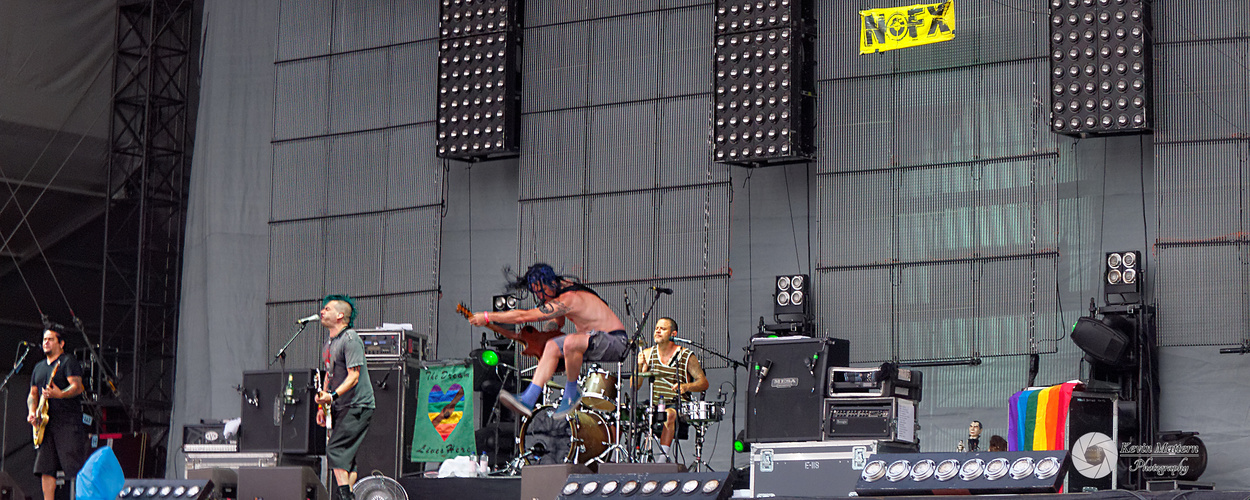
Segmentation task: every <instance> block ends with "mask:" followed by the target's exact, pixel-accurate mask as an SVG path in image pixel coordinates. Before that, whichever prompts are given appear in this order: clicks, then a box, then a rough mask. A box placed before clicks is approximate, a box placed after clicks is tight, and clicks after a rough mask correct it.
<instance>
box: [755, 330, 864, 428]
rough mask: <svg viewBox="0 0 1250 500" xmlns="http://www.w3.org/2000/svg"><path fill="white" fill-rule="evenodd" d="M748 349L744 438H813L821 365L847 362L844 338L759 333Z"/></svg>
mask: <svg viewBox="0 0 1250 500" xmlns="http://www.w3.org/2000/svg"><path fill="white" fill-rule="evenodd" d="M749 351H750V354H751V362H750V364H749V366H748V370H749V372H750V377H749V379H748V383H747V386H746V390H747V427H746V440H747V442H751V443H761V442H781V441H819V440H820V439H821V437H822V433H821V430H822V427H823V426H822V424H823V422H822V418H823V414H824V394H825V377H827V375H826V373H827V372H828V370H827V367H830V366H846V365H848V364H850V356H851V354H850V344H849V342H847V341H846V340H844V339H833V338H827V339H816V338H810V337H776V338H769V337H762V338H756V339H753V340H752V341H751V347H750V348H749ZM765 367H767V373H766V374H765V373H763V372H764V368H765ZM761 375H762V376H763V378H762V380H761Z"/></svg>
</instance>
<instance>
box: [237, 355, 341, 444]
mask: <svg viewBox="0 0 1250 500" xmlns="http://www.w3.org/2000/svg"><path fill="white" fill-rule="evenodd" d="M317 387H318V384H317V377H316V372H315V371H314V370H307V369H306V370H287V371H286V372H282V371H278V370H263V371H248V372H243V388H242V397H243V404H242V405H241V406H240V408H241V410H240V416H241V417H242V418H243V421H242V425H241V426H240V429H239V450H240V451H245V452H247V451H252V452H261V451H263V452H278V451H279V450H278V444H279V442H278V441H279V438H278V437H279V435H281V436H282V439H281V441H282V443H281V445H282V450H281V452H282V453H289V454H296V455H319V454H323V453H325V444H326V434H325V428H324V427H321V426H319V425H317V405H316V404H314V402H313V396H314V395H315V394H316V388H317Z"/></svg>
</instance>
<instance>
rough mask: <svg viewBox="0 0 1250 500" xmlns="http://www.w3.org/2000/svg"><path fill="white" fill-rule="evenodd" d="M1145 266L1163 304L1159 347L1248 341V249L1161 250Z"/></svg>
mask: <svg viewBox="0 0 1250 500" xmlns="http://www.w3.org/2000/svg"><path fill="white" fill-rule="evenodd" d="M1146 264H1147V265H1148V266H1149V267H1146V273H1147V274H1146V279H1148V280H1153V281H1154V282H1155V285H1154V289H1155V299H1156V300H1157V301H1158V304H1159V309H1158V334H1157V335H1158V342H1159V345H1161V346H1187V345H1215V344H1238V343H1240V342H1241V340H1242V338H1244V337H1245V332H1246V331H1247V327H1250V315H1248V314H1247V310H1246V309H1247V307H1250V305H1247V302H1246V300H1245V292H1244V290H1246V287H1247V285H1250V283H1247V282H1246V281H1247V280H1246V268H1247V267H1246V266H1247V261H1246V250H1245V246H1244V245H1236V244H1229V245H1207V246H1196V247H1162V248H1158V249H1157V253H1156V255H1155V256H1154V258H1153V259H1152V262H1147V263H1146Z"/></svg>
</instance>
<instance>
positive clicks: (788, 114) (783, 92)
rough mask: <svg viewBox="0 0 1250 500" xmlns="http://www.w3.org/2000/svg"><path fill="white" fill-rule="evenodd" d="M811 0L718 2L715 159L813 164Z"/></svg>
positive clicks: (754, 163) (739, 162) (755, 163)
mask: <svg viewBox="0 0 1250 500" xmlns="http://www.w3.org/2000/svg"><path fill="white" fill-rule="evenodd" d="M814 26H815V23H814V22H812V1H811V0H718V1H717V2H716V24H715V30H714V31H715V32H714V35H715V38H716V40H715V43H714V48H713V63H712V67H713V77H712V78H713V81H714V84H715V86H714V92H713V95H712V105H713V111H712V159H713V160H715V161H717V162H721V163H729V164H736V165H744V166H763V165H767V164H780V163H790V162H796V161H806V160H810V159H812V157H813V156H814V153H815V145H814V144H815V141H814V139H813V137H814V136H815V128H816V127H815V109H816V107H815V102H816V91H815V89H816V80H815V71H814V69H813V65H814V62H813V56H812V54H813V47H814V44H813V38H814V37H815V27H814Z"/></svg>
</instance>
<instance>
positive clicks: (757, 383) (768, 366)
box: [755, 359, 773, 394]
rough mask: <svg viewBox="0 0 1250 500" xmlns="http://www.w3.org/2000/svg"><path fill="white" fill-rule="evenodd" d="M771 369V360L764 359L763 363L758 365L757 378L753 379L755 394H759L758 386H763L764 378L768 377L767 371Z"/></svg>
mask: <svg viewBox="0 0 1250 500" xmlns="http://www.w3.org/2000/svg"><path fill="white" fill-rule="evenodd" d="M772 367H773V360H771V359H766V360H764V362H763V363H760V373H759V377H758V378H756V379H755V393H756V394H759V393H760V386H761V385H763V384H764V377H767V376H768V370H769V369H771V368H772Z"/></svg>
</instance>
